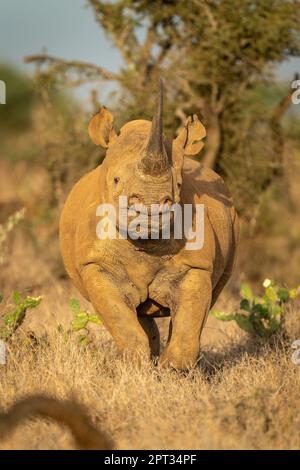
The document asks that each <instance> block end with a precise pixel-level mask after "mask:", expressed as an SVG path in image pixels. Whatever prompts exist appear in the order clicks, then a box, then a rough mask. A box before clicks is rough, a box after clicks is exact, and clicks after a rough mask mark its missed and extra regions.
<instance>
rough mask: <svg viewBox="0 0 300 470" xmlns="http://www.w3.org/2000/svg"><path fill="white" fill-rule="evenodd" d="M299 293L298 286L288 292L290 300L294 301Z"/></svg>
mask: <svg viewBox="0 0 300 470" xmlns="http://www.w3.org/2000/svg"><path fill="white" fill-rule="evenodd" d="M299 293H300V285H299V286H298V287H295V288H294V289H291V290H290V291H289V295H290V298H291V299H295V298H296V297H297V296H298V295H299Z"/></svg>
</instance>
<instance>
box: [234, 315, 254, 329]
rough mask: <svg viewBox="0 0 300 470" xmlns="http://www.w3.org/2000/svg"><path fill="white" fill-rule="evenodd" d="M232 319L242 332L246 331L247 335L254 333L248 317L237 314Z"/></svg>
mask: <svg viewBox="0 0 300 470" xmlns="http://www.w3.org/2000/svg"><path fill="white" fill-rule="evenodd" d="M234 317H235V318H234V320H235V321H236V322H237V324H238V326H239V327H240V328H241V329H242V330H244V331H246V332H247V333H254V329H253V326H252V324H251V321H250V320H249V317H247V316H246V315H242V314H239V313H237V314H236V315H235V316H234Z"/></svg>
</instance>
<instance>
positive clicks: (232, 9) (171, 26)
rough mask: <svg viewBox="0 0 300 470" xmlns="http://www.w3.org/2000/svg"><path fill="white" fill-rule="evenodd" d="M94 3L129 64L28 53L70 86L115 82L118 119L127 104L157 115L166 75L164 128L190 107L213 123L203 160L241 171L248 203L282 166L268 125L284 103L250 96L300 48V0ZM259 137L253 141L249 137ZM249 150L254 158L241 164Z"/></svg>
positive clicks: (129, 113)
mask: <svg viewBox="0 0 300 470" xmlns="http://www.w3.org/2000/svg"><path fill="white" fill-rule="evenodd" d="M88 3H89V5H90V7H91V8H92V9H93V12H94V16H95V19H96V21H97V22H98V23H99V26H100V27H101V28H103V29H104V31H105V32H106V33H107V35H108V37H109V38H110V40H111V41H112V42H113V44H114V45H115V46H116V47H117V48H118V50H119V51H120V54H121V56H122V59H123V64H122V66H121V67H120V70H119V72H118V73H112V72H110V71H108V70H106V69H104V68H103V67H101V66H99V65H95V64H87V63H84V62H78V61H66V60H63V59H60V58H55V57H51V56H48V55H44V54H42V55H35V56H31V57H28V58H27V61H29V62H36V63H38V64H39V65H41V66H42V70H45V69H46V71H47V73H50V74H55V76H56V77H57V78H58V79H62V80H63V81H64V82H67V83H69V84H72V85H76V84H81V83H84V82H86V81H100V82H101V81H103V80H105V81H107V80H108V81H110V80H114V81H116V82H118V83H119V85H120V87H119V88H120V90H121V93H120V97H119V103H118V109H119V116H120V120H122V111H124V110H126V119H127V120H128V119H129V118H131V117H134V118H137V117H138V116H140V115H141V114H143V116H145V115H146V116H150V115H151V111H152V108H153V100H152V97H154V94H155V91H156V87H157V81H158V77H159V76H163V77H164V78H165V83H166V92H167V94H168V100H167V106H168V109H167V111H166V113H165V115H166V122H165V125H166V129H171V128H173V129H174V126H175V128H176V127H178V126H179V125H180V124H181V123H182V122H184V121H185V118H186V115H187V114H189V113H195V112H196V113H198V114H200V116H202V119H203V120H204V123H205V125H206V127H207V141H206V146H205V154H204V155H203V157H202V159H203V164H204V165H206V166H209V167H216V168H217V169H218V170H219V171H221V172H222V173H223V174H224V175H225V176H226V177H227V178H229V179H231V180H232V182H233V184H234V183H235V182H236V179H237V172H238V179H239V181H240V183H239V185H238V186H237V188H239V189H240V196H241V200H244V201H245V197H244V192H243V191H244V188H245V184H248V185H249V184H250V183H251V184H252V190H251V191H250V192H249V195H248V196H249V197H248V202H249V201H250V199H251V200H253V197H254V196H255V194H257V193H259V192H260V191H261V190H263V188H264V187H265V186H266V185H267V183H268V182H269V181H270V180H271V179H272V178H273V176H274V174H275V173H276V172H277V173H278V168H277V170H276V171H275V172H274V167H275V166H276V165H277V166H278V162H279V165H280V164H281V163H280V162H281V156H280V155H279V153H280V152H282V146H278V148H277V149H276V146H274V145H272V137H271V134H270V132H272V129H276V132H275V133H274V132H273V135H279V134H280V131H281V128H280V119H281V117H282V114H283V112H282V110H283V107H282V108H280V106H279V107H278V106H277V108H276V110H274V113H270V112H266V109H264V108H263V106H262V105H261V106H258V107H257V106H253V105H252V104H251V99H249V96H251V91H252V90H253V89H254V88H255V87H257V84H258V83H264V84H267V83H271V81H272V77H273V69H274V66H276V65H278V64H279V63H280V62H282V61H283V60H285V59H286V58H288V57H290V56H299V55H300V41H299V33H300V15H299V5H300V2H299V0H242V1H241V0H188V1H185V0H156V1H152V0H151V1H150V0H118V1H113V2H110V1H101V0H88ZM249 93H250V95H249ZM282 102H284V103H286V100H284V99H283V101H282ZM284 109H286V106H285V107H284ZM141 110H143V112H141ZM262 130H263V131H262ZM253 135H255V139H252V144H253V141H255V142H254V143H255V145H254V147H253V148H252V149H251V148H250V147H251V145H250V146H249V143H248V138H250V140H251V136H253ZM249 136H250V137H249ZM281 140H282V139H281ZM259 142H261V147H259ZM266 143H268V144H269V146H268V147H267V146H266ZM249 149H250V150H249ZM245 152H246V153H247V161H248V166H246V169H245V171H244V172H243V170H242V169H241V166H242V165H243V159H244V158H245ZM262 162H263V163H262ZM262 166H263V168H261V167H262ZM261 169H263V171H261ZM254 182H255V184H254ZM251 184H250V186H249V187H251ZM241 189H243V191H242V190H241ZM237 192H238V189H237ZM243 198H244V199H243ZM246 199H247V198H246ZM254 199H255V198H254ZM248 202H247V200H246V201H245V204H246V205H247V203H248Z"/></svg>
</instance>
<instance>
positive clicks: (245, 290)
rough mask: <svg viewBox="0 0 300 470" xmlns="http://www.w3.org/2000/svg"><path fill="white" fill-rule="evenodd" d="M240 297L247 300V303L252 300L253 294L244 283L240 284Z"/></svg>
mask: <svg viewBox="0 0 300 470" xmlns="http://www.w3.org/2000/svg"><path fill="white" fill-rule="evenodd" d="M240 295H241V297H242V298H243V299H247V300H249V301H251V300H252V298H253V292H252V289H251V287H250V285H249V284H246V283H243V284H241V288H240Z"/></svg>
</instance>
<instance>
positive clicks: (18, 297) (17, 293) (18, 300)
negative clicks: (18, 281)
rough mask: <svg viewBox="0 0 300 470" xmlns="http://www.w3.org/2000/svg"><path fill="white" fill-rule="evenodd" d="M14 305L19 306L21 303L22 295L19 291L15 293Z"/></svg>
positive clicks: (13, 297)
mask: <svg viewBox="0 0 300 470" xmlns="http://www.w3.org/2000/svg"><path fill="white" fill-rule="evenodd" d="M12 299H13V302H14V304H16V305H19V304H20V303H21V294H20V292H18V291H15V292H14V293H13V295H12Z"/></svg>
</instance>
